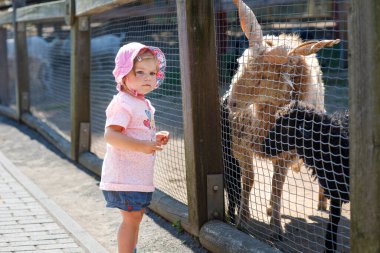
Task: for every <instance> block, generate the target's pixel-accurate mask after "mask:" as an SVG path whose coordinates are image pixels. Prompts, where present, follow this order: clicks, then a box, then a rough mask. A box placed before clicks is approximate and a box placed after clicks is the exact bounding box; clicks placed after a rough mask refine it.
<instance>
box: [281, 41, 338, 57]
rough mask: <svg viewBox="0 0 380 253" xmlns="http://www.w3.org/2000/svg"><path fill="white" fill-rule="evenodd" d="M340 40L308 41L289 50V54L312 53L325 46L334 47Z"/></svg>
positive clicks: (304, 54) (305, 54)
mask: <svg viewBox="0 0 380 253" xmlns="http://www.w3.org/2000/svg"><path fill="white" fill-rule="evenodd" d="M339 42H340V39H336V40H321V41H307V42H304V43H302V44H301V45H299V46H298V47H296V48H294V49H292V50H290V51H289V53H288V55H289V56H292V55H303V56H307V55H311V54H314V53H316V52H318V51H319V50H321V49H322V48H324V47H332V46H334V45H336V44H338V43H339Z"/></svg>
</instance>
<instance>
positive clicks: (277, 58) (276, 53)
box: [264, 47, 288, 64]
mask: <svg viewBox="0 0 380 253" xmlns="http://www.w3.org/2000/svg"><path fill="white" fill-rule="evenodd" d="M264 61H265V62H269V63H274V64H285V63H287V62H288V52H287V51H286V49H285V48H283V47H273V48H269V49H267V50H266V51H265V52H264Z"/></svg>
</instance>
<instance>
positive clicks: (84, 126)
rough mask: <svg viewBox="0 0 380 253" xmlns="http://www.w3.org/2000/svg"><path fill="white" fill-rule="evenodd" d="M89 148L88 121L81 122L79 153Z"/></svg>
mask: <svg viewBox="0 0 380 253" xmlns="http://www.w3.org/2000/svg"><path fill="white" fill-rule="evenodd" d="M88 150H90V123H88V122H81V123H80V130H79V154H80V153H83V152H86V151H88Z"/></svg>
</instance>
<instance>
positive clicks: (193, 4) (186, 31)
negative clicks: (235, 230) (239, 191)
mask: <svg viewBox="0 0 380 253" xmlns="http://www.w3.org/2000/svg"><path fill="white" fill-rule="evenodd" d="M177 15H178V31H179V42H180V43H179V44H180V63H181V81H182V92H183V111H184V113H183V114H184V130H185V136H184V137H185V157H186V158H185V159H186V181H187V193H188V208H189V223H190V226H191V231H190V232H191V233H192V234H195V235H199V230H200V228H201V226H202V225H203V224H204V223H205V222H207V221H208V220H210V219H213V218H218V219H223V214H224V208H223V207H224V204H223V163H222V148H221V127H220V109H219V99H218V96H219V95H218V77H217V76H218V75H217V68H216V66H217V65H216V49H215V44H216V42H215V29H214V10H213V1H196V0H177Z"/></svg>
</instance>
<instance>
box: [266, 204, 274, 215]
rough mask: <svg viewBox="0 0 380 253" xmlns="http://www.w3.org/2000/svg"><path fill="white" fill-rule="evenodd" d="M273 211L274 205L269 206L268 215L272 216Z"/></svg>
mask: <svg viewBox="0 0 380 253" xmlns="http://www.w3.org/2000/svg"><path fill="white" fill-rule="evenodd" d="M272 213H273V210H272V206H268V207H267V215H268V216H272Z"/></svg>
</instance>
